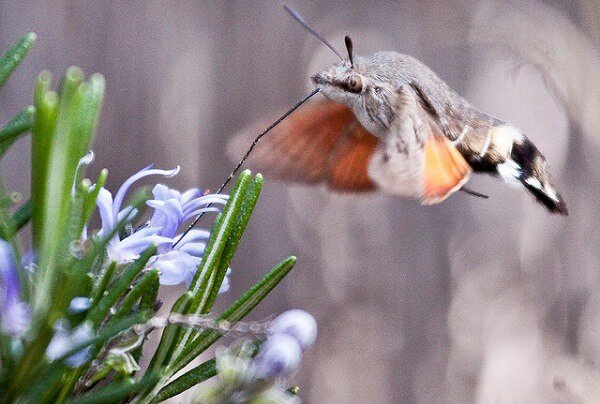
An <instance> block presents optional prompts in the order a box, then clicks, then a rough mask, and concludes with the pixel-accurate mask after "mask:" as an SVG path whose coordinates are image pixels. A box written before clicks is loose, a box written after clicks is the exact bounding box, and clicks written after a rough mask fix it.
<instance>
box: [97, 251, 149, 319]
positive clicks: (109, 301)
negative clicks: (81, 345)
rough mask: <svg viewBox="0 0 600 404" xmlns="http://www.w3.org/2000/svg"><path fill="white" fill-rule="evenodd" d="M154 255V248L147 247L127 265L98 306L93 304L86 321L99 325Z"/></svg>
mask: <svg viewBox="0 0 600 404" xmlns="http://www.w3.org/2000/svg"><path fill="white" fill-rule="evenodd" d="M155 254H156V246H151V247H148V248H147V249H145V250H144V251H143V252H142V253H141V254H140V258H138V259H137V260H135V261H134V262H132V263H131V264H129V265H128V266H127V268H125V270H124V271H123V274H122V275H121V276H120V277H119V278H118V279H117V280H116V281H115V283H114V285H112V286H111V287H110V289H109V290H108V293H107V294H106V295H105V296H104V297H102V298H101V299H100V300H99V301H98V304H95V305H94V307H92V308H91V309H90V311H89V313H88V315H87V319H88V320H90V321H91V322H92V323H94V324H96V325H98V324H100V322H101V321H102V320H104V318H105V317H106V315H107V314H108V312H109V311H110V308H111V307H112V305H113V304H115V302H116V301H117V299H118V298H119V297H121V295H122V294H123V293H125V291H127V288H129V285H131V283H132V282H133V281H134V280H135V278H137V276H138V275H139V273H140V272H141V271H142V269H144V267H145V266H146V264H147V263H148V260H149V259H150V257H152V256H153V255H155Z"/></svg>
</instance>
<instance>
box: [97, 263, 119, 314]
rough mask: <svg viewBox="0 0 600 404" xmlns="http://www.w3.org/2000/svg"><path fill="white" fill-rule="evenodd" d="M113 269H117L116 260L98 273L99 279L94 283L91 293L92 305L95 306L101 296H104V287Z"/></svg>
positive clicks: (108, 281)
mask: <svg viewBox="0 0 600 404" xmlns="http://www.w3.org/2000/svg"><path fill="white" fill-rule="evenodd" d="M115 269H117V261H112V262H111V263H110V264H109V265H108V266H107V267H106V268H105V269H104V270H103V272H102V273H101V274H100V280H99V281H98V283H97V284H96V287H95V288H94V293H93V295H92V306H95V305H96V304H97V303H98V302H99V301H100V299H101V298H102V296H104V292H105V291H106V287H107V286H108V284H109V283H110V280H111V279H112V276H113V273H114V272H115Z"/></svg>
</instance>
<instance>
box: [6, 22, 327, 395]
mask: <svg viewBox="0 0 600 404" xmlns="http://www.w3.org/2000/svg"><path fill="white" fill-rule="evenodd" d="M34 42H35V35H34V34H27V35H25V36H23V37H22V38H21V39H20V41H19V42H18V43H17V44H15V45H14V46H12V47H11V48H10V49H8V50H7V51H6V52H5V53H4V54H3V55H2V57H1V59H0V87H1V86H2V85H3V84H4V83H5V82H6V80H7V79H8V77H9V76H10V74H11V73H12V72H13V71H14V70H15V69H16V67H17V66H18V65H19V63H20V62H21V61H22V60H23V59H24V58H25V56H26V55H27V53H28V52H29V51H30V49H31V48H32V46H33V44H34ZM103 98H104V79H103V77H102V76H101V75H98V74H95V75H92V76H91V77H89V78H87V79H85V77H84V74H83V72H82V71H81V70H80V69H78V68H70V69H68V70H67V73H66V75H65V77H64V79H63V81H62V83H61V85H60V91H59V92H56V91H54V90H52V77H51V75H50V74H49V73H47V72H43V73H41V74H40V75H39V77H38V80H37V84H36V86H35V91H34V98H33V106H29V107H26V108H24V109H23V110H21V111H20V112H18V113H17V114H16V116H15V117H14V118H13V119H12V120H11V121H10V122H8V123H7V124H6V125H5V126H4V127H3V128H2V129H1V130H0V158H1V157H2V156H3V155H4V154H5V152H6V151H7V150H8V149H9V148H10V146H11V145H12V144H13V143H14V142H15V141H16V140H17V139H18V138H19V137H20V136H23V135H25V134H26V133H28V132H30V133H31V193H30V195H31V196H30V199H29V200H28V201H26V202H24V203H19V202H18V201H17V200H16V199H15V198H14V197H13V196H12V194H10V193H9V192H7V191H6V190H5V189H4V188H3V186H2V184H1V183H0V291H1V295H0V296H1V299H2V304H1V308H0V361H1V362H0V398H1V400H2V401H3V402H15V401H19V402H65V401H77V402H85V403H100V402H159V401H161V400H164V399H166V398H169V397H172V396H175V395H177V394H179V393H181V392H183V391H185V390H187V389H190V388H192V387H195V386H197V385H198V384H200V383H202V385H201V386H200V387H199V390H198V391H199V393H198V394H197V395H196V400H197V401H198V402H205V401H206V402H210V401H211V400H212V401H213V402H221V401H238V402H240V401H244V402H246V401H248V402H249V401H253V402H294V401H297V400H298V398H297V397H296V396H295V391H296V389H289V390H286V389H285V388H284V386H283V384H285V382H286V380H287V376H288V375H289V374H290V373H291V372H292V371H293V370H294V369H295V368H296V367H297V365H298V361H299V359H300V354H301V353H302V352H303V351H304V350H305V349H306V348H307V347H308V346H309V345H310V344H312V342H313V340H314V337H315V334H316V323H315V322H314V319H313V318H312V317H311V316H310V315H308V314H307V313H304V312H301V311H290V312H287V313H284V314H283V315H281V316H279V317H278V318H277V319H276V320H275V321H273V322H270V323H259V322H256V323H253V322H250V323H247V322H242V320H243V319H244V317H245V316H246V315H247V314H248V313H249V312H250V311H251V310H252V309H253V308H254V307H255V306H256V305H257V304H258V303H259V302H260V301H261V300H262V299H263V298H265V296H267V295H268V294H269V292H270V291H271V290H272V289H273V288H275V287H276V286H277V285H278V284H279V282H280V281H281V280H282V279H283V278H284V277H285V276H286V275H287V273H288V272H289V271H290V270H291V269H292V267H293V266H294V263H295V262H296V258H295V257H289V258H286V259H284V260H283V261H281V262H280V263H279V264H277V265H276V266H275V267H274V268H273V269H272V270H271V271H269V272H268V273H266V274H265V275H264V277H263V278H262V279H260V280H259V281H258V282H257V283H256V284H255V285H254V286H252V287H251V288H250V289H248V291H247V292H246V293H245V294H243V295H242V296H241V297H239V298H238V299H237V300H235V301H234V302H233V303H232V304H231V305H230V306H229V308H227V309H226V310H225V311H223V312H221V313H214V312H213V304H214V303H215V300H216V299H217V297H218V296H219V294H220V293H223V292H225V291H226V290H227V288H228V282H229V279H228V274H229V272H230V271H231V269H230V262H231V259H232V258H233V256H234V254H235V251H236V248H237V246H238V244H239V242H240V240H241V238H242V235H243V233H244V230H245V228H246V225H247V224H248V221H249V220H250V216H251V214H252V211H253V209H254V207H255V205H256V203H257V200H258V198H259V195H260V191H261V188H262V186H263V180H262V177H261V176H260V175H255V176H253V175H252V174H251V173H250V172H249V171H245V172H243V173H242V174H241V175H240V176H239V177H238V179H237V182H236V183H235V185H234V187H233V189H232V191H231V194H230V195H229V196H227V195H205V194H204V193H203V192H202V191H200V190H198V189H191V190H189V191H186V192H179V191H176V190H173V189H170V188H168V187H167V186H165V185H162V184H157V185H156V186H155V187H154V188H153V190H152V195H149V194H148V193H147V192H137V193H134V194H133V196H132V197H130V198H129V199H128V202H127V203H125V196H126V193H127V192H128V190H129V189H130V188H131V187H132V186H133V184H134V182H136V181H137V180H139V179H141V178H144V177H149V176H159V177H170V176H172V175H175V174H176V173H177V172H178V171H179V168H176V169H174V170H158V169H153V168H150V167H147V168H145V169H143V170H141V171H140V172H138V173H136V174H134V175H133V176H132V177H131V178H130V179H129V180H127V181H126V182H125V183H124V184H123V186H122V187H121V188H120V189H119V191H118V192H117V193H116V194H115V195H114V196H113V195H112V194H111V193H110V192H109V191H108V190H106V189H105V188H104V185H105V183H106V180H107V171H106V170H102V171H101V172H100V174H99V175H98V177H97V178H95V180H94V181H91V180H89V179H87V178H85V169H86V167H87V165H89V164H91V163H92V161H93V153H91V152H90V149H91V146H92V141H93V137H94V132H95V129H96V125H97V122H98V117H99V115H100V110H101V106H102V102H103ZM17 169H18V168H17ZM145 208H146V209H148V208H149V209H151V210H152V214H151V219H150V220H148V221H145V222H144V221H142V220H141V218H142V216H141V212H142V211H144V209H145ZM96 211H97V212H98V214H99V216H100V218H101V222H102V226H101V228H100V229H96V230H94V229H91V227H90V224H89V223H90V218H92V216H93V215H94V214H95V212H96ZM206 212H213V216H212V217H213V218H214V223H212V224H211V226H209V227H210V228H209V229H206V230H202V229H195V230H193V231H191V232H189V233H188V234H186V236H185V237H184V238H182V239H181V240H180V242H177V243H175V241H177V240H178V238H179V237H180V235H181V233H180V227H181V226H183V225H184V223H186V222H188V221H189V219H190V218H193V217H195V216H196V215H198V214H200V213H206ZM207 216H210V215H207ZM28 223H30V224H31V235H32V246H31V248H29V247H27V248H24V244H23V243H22V241H21V239H23V237H22V233H23V232H24V231H27V230H24V229H28V227H26V225H27V224H28ZM183 282H185V283H186V284H187V286H188V290H187V292H185V293H184V294H183V295H181V296H180V297H179V298H178V299H177V300H176V301H175V303H174V304H173V306H172V307H171V310H170V314H166V315H158V314H157V310H158V308H159V306H160V302H159V301H158V300H157V297H158V294H159V290H160V289H161V288H163V287H168V285H172V284H178V283H183ZM151 332H155V333H160V334H161V338H160V343H159V344H158V347H157V348H156V350H154V351H153V352H148V351H149V350H148V349H144V348H145V347H144V343H145V341H146V337H147V336H148V334H149V333H151ZM224 335H227V336H231V335H233V336H236V337H237V340H236V341H235V342H234V343H233V344H232V345H231V346H230V348H223V347H221V348H219V349H218V350H217V352H218V353H217V357H216V358H213V359H210V360H208V361H206V362H204V363H202V364H200V365H197V366H195V367H194V366H192V367H190V366H188V365H190V364H191V363H192V361H193V360H194V359H195V358H197V357H198V356H199V355H200V354H202V353H203V352H205V351H207V350H208V349H209V348H210V347H211V346H212V345H213V344H215V343H216V342H217V341H218V340H219V339H220V338H221V337H222V336H224ZM142 355H143V357H144V359H145V363H146V365H145V366H140V361H141V359H142ZM234 359H235V360H234ZM240 363H242V364H243V366H241V367H240V366H238V365H239V364H240ZM236 364H237V365H236ZM186 367H187V368H186ZM142 368H144V370H142ZM184 368H185V369H184ZM217 374H218V375H219V376H220V378H218V379H213V380H212V381H210V385H206V386H208V387H206V386H205V387H202V386H204V385H205V384H204V383H203V382H205V381H207V380H208V379H211V378H213V377H214V376H216V375H217ZM217 380H218V381H217Z"/></svg>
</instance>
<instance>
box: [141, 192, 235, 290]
mask: <svg viewBox="0 0 600 404" xmlns="http://www.w3.org/2000/svg"><path fill="white" fill-rule="evenodd" d="M152 194H153V195H154V198H153V199H151V200H149V201H148V202H146V203H147V205H148V206H150V207H151V208H153V209H154V213H153V214H152V217H151V218H150V221H149V222H148V226H150V227H159V228H160V230H159V234H160V235H161V236H163V237H168V238H170V239H171V240H172V243H169V244H163V245H160V246H159V247H158V252H159V255H157V256H156V258H155V259H154V260H152V261H151V265H152V267H153V268H156V269H158V271H159V273H160V283H161V284H163V285H177V284H179V283H182V282H185V283H186V285H188V286H189V284H190V283H191V281H192V279H193V278H194V275H195V273H196V270H197V269H198V266H199V265H200V260H201V259H202V255H203V254H204V249H205V248H206V242H207V241H208V238H209V237H210V232H209V231H207V230H201V229H192V230H190V231H189V232H188V233H187V234H186V235H185V236H184V237H183V238H182V239H181V240H179V239H180V238H181V234H178V230H179V227H180V226H181V225H182V224H183V223H185V222H187V221H188V220H190V219H193V218H195V217H196V216H197V215H199V214H201V213H206V212H219V211H220V210H221V209H220V208H221V206H222V205H224V204H225V203H227V199H228V196H227V195H221V194H209V195H204V194H203V193H202V191H201V190H199V189H195V188H193V189H190V190H188V191H186V192H184V193H180V192H179V191H176V190H174V189H170V188H168V187H166V186H165V185H162V184H158V185H156V186H155V187H154V189H153V190H152ZM209 205H212V206H209ZM215 205H216V206H215ZM177 241H179V242H178V243H177V245H176V246H175V247H173V244H175V243H176V242H177ZM230 271H231V270H230V269H229V268H228V270H227V274H229V272H230ZM228 289H229V280H228V278H227V277H225V279H224V281H223V284H222V285H221V288H220V289H219V292H220V293H222V292H225V291H227V290H228Z"/></svg>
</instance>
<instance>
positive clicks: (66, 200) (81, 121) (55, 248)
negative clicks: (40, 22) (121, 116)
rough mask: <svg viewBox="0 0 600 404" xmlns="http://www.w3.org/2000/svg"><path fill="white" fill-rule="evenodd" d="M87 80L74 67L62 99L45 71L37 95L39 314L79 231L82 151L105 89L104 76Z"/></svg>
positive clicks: (34, 161)
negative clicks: (75, 195)
mask: <svg viewBox="0 0 600 404" xmlns="http://www.w3.org/2000/svg"><path fill="white" fill-rule="evenodd" d="M82 78H83V73H82V72H81V70H80V69H77V68H70V69H68V70H67V74H66V76H65V79H64V80H63V84H62V93H61V96H60V99H59V100H58V101H56V96H52V92H50V91H48V89H49V86H50V79H49V77H48V76H47V75H43V74H42V75H40V80H39V82H38V87H37V89H36V94H35V96H34V101H35V102H34V105H35V107H36V111H42V114H41V115H40V114H37V113H36V115H35V120H34V125H33V131H32V132H33V136H32V141H33V144H32V175H33V176H38V174H40V176H39V178H38V179H39V181H40V182H42V183H43V185H42V186H40V184H39V183H32V200H33V204H34V217H33V220H34V224H35V225H34V226H33V230H34V237H33V239H34V244H35V245H34V247H35V248H36V250H37V251H38V253H39V263H38V271H37V272H36V278H37V279H36V288H35V290H34V292H35V293H34V301H33V306H34V312H35V314H36V318H41V317H43V313H44V312H45V310H47V308H48V307H51V301H52V299H53V297H54V296H55V294H54V293H53V291H54V288H55V287H56V282H55V281H56V272H57V270H58V269H57V266H58V262H59V257H61V256H65V255H67V254H68V249H69V243H70V242H71V240H69V237H68V236H69V231H72V230H73V227H72V226H69V221H70V218H72V217H73V207H74V205H73V204H72V203H71V198H72V197H71V188H72V183H73V180H74V178H75V174H76V169H77V164H78V162H79V159H80V158H81V157H82V156H83V154H84V153H85V151H83V152H82V150H87V148H88V147H89V145H90V142H91V139H92V137H93V133H94V130H95V125H96V122H97V117H98V115H99V113H100V104H101V101H102V98H103V93H104V91H103V88H104V83H103V80H102V78H101V77H100V76H96V75H95V76H92V77H91V78H90V80H89V81H88V83H83V82H82ZM46 104H48V106H47V107H48V108H46V109H51V110H52V112H53V113H51V114H48V116H46V115H44V109H45V107H46ZM38 105H39V106H38ZM56 108H58V113H56V111H55V110H56ZM44 120H47V121H44ZM38 142H40V144H38ZM38 159H39V161H37V160H38ZM32 178H36V177H32ZM40 192H41V194H39V193H40Z"/></svg>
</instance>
